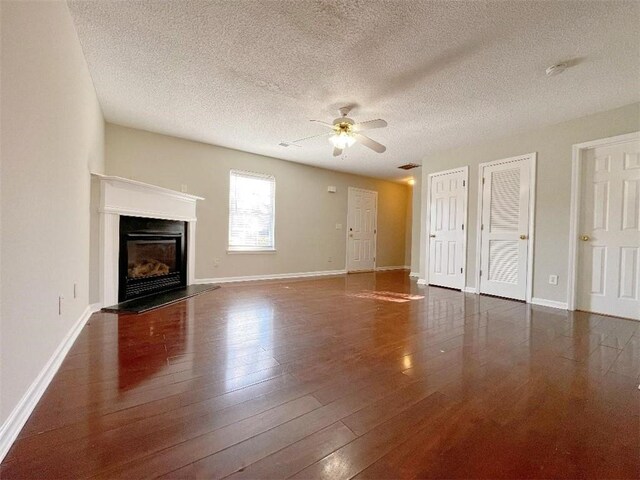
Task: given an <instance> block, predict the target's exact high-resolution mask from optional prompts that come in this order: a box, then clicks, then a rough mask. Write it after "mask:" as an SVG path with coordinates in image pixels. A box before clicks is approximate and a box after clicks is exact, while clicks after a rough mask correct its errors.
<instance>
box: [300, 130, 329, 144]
mask: <svg viewBox="0 0 640 480" xmlns="http://www.w3.org/2000/svg"><path fill="white" fill-rule="evenodd" d="M329 135H333V132H327V133H321V134H320V135H311V136H310V137H304V138H299V139H298V140H294V141H293V142H289V143H298V142H304V141H305V140H311V139H312V138H320V137H328V136H329Z"/></svg>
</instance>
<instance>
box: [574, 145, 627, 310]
mask: <svg viewBox="0 0 640 480" xmlns="http://www.w3.org/2000/svg"><path fill="white" fill-rule="evenodd" d="M582 165H583V166H584V170H583V172H584V174H583V176H582V199H581V207H582V208H581V219H580V239H581V241H580V242H579V249H578V255H579V260H578V298H577V302H578V303H577V307H578V309H579V310H587V311H590V312H597V313H604V314H608V315H616V316H619V317H628V318H635V319H638V320H640V299H639V295H638V288H639V285H640V142H638V141H631V142H627V143H622V144H618V145H611V146H602V147H596V148H593V149H590V150H587V151H586V152H585V154H584V157H583V163H582Z"/></svg>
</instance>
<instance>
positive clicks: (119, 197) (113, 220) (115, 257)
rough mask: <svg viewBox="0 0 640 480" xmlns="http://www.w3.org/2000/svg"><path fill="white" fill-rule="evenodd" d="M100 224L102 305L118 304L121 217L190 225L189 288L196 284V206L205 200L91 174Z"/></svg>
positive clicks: (188, 228)
mask: <svg viewBox="0 0 640 480" xmlns="http://www.w3.org/2000/svg"><path fill="white" fill-rule="evenodd" d="M91 175H92V195H93V196H94V198H95V202H96V203H97V205H96V207H97V211H96V214H97V215H98V219H99V221H98V224H99V234H98V237H99V249H98V250H99V259H98V271H99V287H98V289H99V297H100V303H101V304H102V305H103V306H104V305H112V304H115V303H118V273H119V265H118V263H119V255H120V216H132V217H143V218H155V219H160V220H179V221H184V222H187V251H188V253H187V285H192V284H193V283H194V280H195V256H196V248H195V237H196V222H197V216H196V204H197V201H198V200H204V198H202V197H198V196H196V195H191V194H188V193H182V192H177V191H175V190H170V189H167V188H164V187H158V186H156V185H150V184H147V183H143V182H139V181H136V180H130V179H127V178H122V177H116V176H109V175H101V174H91Z"/></svg>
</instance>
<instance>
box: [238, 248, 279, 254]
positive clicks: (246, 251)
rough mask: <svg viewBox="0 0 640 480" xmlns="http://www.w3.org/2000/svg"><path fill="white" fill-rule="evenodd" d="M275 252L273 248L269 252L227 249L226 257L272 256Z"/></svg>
mask: <svg viewBox="0 0 640 480" xmlns="http://www.w3.org/2000/svg"><path fill="white" fill-rule="evenodd" d="M276 252H277V250H276V249H275V248H273V249H269V250H230V249H227V255H246V254H249V255H257V254H261V253H262V254H267V255H269V254H274V253H276Z"/></svg>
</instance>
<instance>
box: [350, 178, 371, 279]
mask: <svg viewBox="0 0 640 480" xmlns="http://www.w3.org/2000/svg"><path fill="white" fill-rule="evenodd" d="M377 210H378V192H372V191H370V190H362V189H360V188H352V187H349V195H348V208H347V211H348V213H347V217H348V218H347V271H348V272H358V271H364V270H373V269H375V266H376V233H377V230H376V229H377V223H378V215H377Z"/></svg>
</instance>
